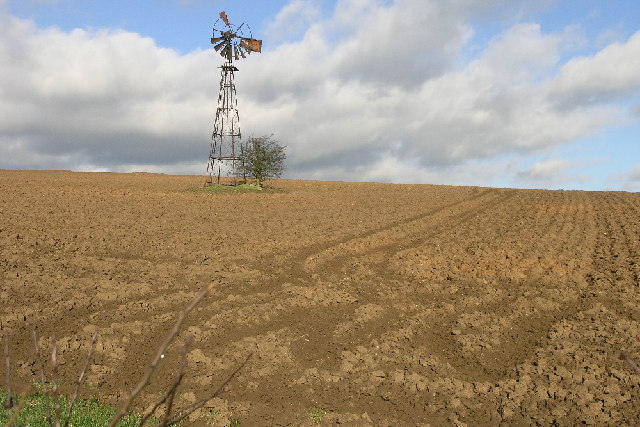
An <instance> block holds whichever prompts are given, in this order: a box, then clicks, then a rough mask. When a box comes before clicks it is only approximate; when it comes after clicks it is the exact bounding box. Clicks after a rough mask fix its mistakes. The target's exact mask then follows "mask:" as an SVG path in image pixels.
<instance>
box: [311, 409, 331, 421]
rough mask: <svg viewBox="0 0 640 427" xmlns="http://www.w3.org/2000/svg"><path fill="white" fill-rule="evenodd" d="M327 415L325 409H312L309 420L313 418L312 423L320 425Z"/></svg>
mask: <svg viewBox="0 0 640 427" xmlns="http://www.w3.org/2000/svg"><path fill="white" fill-rule="evenodd" d="M326 414H327V411H325V410H324V409H320V408H313V409H311V411H309V418H311V421H313V422H314V423H319V422H320V421H322V418H323V417H324V416H325V415H326Z"/></svg>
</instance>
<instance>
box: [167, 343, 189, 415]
mask: <svg viewBox="0 0 640 427" xmlns="http://www.w3.org/2000/svg"><path fill="white" fill-rule="evenodd" d="M192 341H193V336H192V335H189V336H188V337H187V340H186V341H185V343H184V348H183V349H182V362H181V363H180V368H178V373H177V374H176V380H175V381H174V383H173V386H172V387H171V390H170V391H169V393H168V394H167V396H168V402H167V409H166V411H165V412H164V418H163V419H162V422H161V423H160V427H165V426H166V425H167V420H168V419H169V416H171V409H172V408H173V398H174V397H175V395H176V391H177V390H178V386H179V385H180V383H181V382H182V378H184V371H185V369H186V368H187V362H188V359H187V354H188V353H189V347H191V342H192Z"/></svg>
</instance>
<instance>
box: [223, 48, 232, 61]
mask: <svg viewBox="0 0 640 427" xmlns="http://www.w3.org/2000/svg"><path fill="white" fill-rule="evenodd" d="M221 55H222V56H223V57H225V58H227V61H231V45H227V46H226V47H225V48H224V49H223V50H222V53H221Z"/></svg>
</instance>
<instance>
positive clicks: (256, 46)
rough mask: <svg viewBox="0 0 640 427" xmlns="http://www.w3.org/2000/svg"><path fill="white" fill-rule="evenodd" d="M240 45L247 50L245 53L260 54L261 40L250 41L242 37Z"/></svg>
mask: <svg viewBox="0 0 640 427" xmlns="http://www.w3.org/2000/svg"><path fill="white" fill-rule="evenodd" d="M240 44H241V45H242V47H244V48H245V49H247V52H261V51H262V40H256V39H250V38H245V37H242V39H241V40H240Z"/></svg>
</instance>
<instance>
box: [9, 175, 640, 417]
mask: <svg viewBox="0 0 640 427" xmlns="http://www.w3.org/2000/svg"><path fill="white" fill-rule="evenodd" d="M203 182H204V178H202V177H194V176H165V175H152V174H97V173H96V174H85V173H71V172H33V171H0V190H1V193H0V198H1V200H2V202H1V203H0V245H1V249H0V271H1V274H2V275H1V276H0V277H1V288H0V292H1V297H2V301H3V304H2V308H1V310H0V320H1V322H2V328H3V329H9V330H11V331H12V335H11V337H12V340H11V344H12V348H13V357H14V364H15V371H14V375H15V376H16V377H17V378H18V379H19V380H20V379H21V380H22V381H23V382H30V381H33V380H35V377H34V376H33V375H34V373H35V372H37V366H36V365H35V364H34V362H33V361H34V352H33V350H32V344H31V342H30V333H29V329H28V327H27V326H26V323H25V317H26V318H27V320H30V321H32V322H34V323H36V324H37V325H38V328H39V331H40V333H41V335H42V336H43V337H49V336H51V334H53V333H55V334H56V335H57V337H58V339H57V342H58V345H59V346H60V348H61V353H62V354H61V358H62V362H63V366H62V369H61V370H62V372H63V378H64V382H65V384H68V385H71V384H72V383H73V381H75V379H74V377H75V376H76V375H77V374H78V372H79V369H80V366H81V363H82V359H83V358H84V353H85V352H86V349H87V348H88V341H89V337H90V335H91V333H92V332H93V331H98V333H99V339H98V345H97V348H96V357H95V364H94V365H93V366H92V368H91V369H90V371H89V376H88V385H87V387H85V390H84V394H85V396H89V395H96V396H98V397H100V398H102V399H105V400H108V401H112V402H114V401H116V400H117V399H118V398H121V397H122V396H123V395H124V394H125V393H126V392H127V391H128V390H130V389H131V387H132V386H133V385H134V384H135V382H137V380H138V379H139V378H140V376H141V374H142V373H143V371H144V370H145V368H146V366H147V363H148V362H149V361H150V359H151V358H152V356H153V354H154V350H155V348H156V347H157V345H158V344H159V342H160V340H161V337H162V336H163V335H164V334H165V333H166V332H167V331H168V330H169V328H170V327H171V326H172V325H173V323H174V321H175V318H176V315H177V312H178V311H179V310H180V309H181V307H183V306H184V305H185V304H186V303H187V302H188V301H189V300H190V299H191V298H193V296H194V295H195V294H196V292H197V291H198V290H199V289H200V288H201V287H203V286H204V285H206V284H209V283H214V284H215V286H214V292H213V295H212V296H210V297H208V298H207V299H206V300H204V301H203V302H202V303H201V304H200V305H199V306H198V308H196V310H195V311H194V312H193V313H192V314H191V315H190V317H189V318H188V320H187V325H186V327H185V330H184V331H183V333H182V334H181V336H180V337H179V339H178V341H177V343H176V345H174V346H172V347H171V348H170V350H169V351H168V353H167V357H166V358H165V359H163V364H162V365H161V369H160V371H159V372H158V375H157V376H156V377H155V379H154V382H153V384H152V386H151V388H150V389H149V393H148V394H147V395H145V396H144V397H143V399H142V400H141V403H140V405H142V406H144V405H145V404H147V403H148V402H150V401H151V400H152V399H154V398H156V397H157V396H158V395H159V394H158V393H159V391H160V390H162V389H164V388H166V386H167V384H169V383H170V382H171V381H172V380H173V373H174V370H175V368H176V366H177V364H178V359H179V352H180V342H182V341H183V339H184V337H185V336H186V334H192V335H193V336H194V346H193V349H192V351H191V352H190V355H189V361H190V365H189V372H188V378H187V380H186V383H185V385H184V387H183V391H182V394H181V395H180V402H181V403H187V402H189V401H193V400H195V399H196V398H200V397H201V396H204V395H205V394H206V393H207V392H208V391H211V390H212V389H215V388H216V387H217V386H218V385H219V384H220V383H221V382H222V381H224V379H225V378H226V376H227V375H229V373H230V372H232V371H233V370H234V369H235V368H236V367H237V366H238V365H239V364H240V363H241V362H242V361H243V360H244V359H245V358H246V356H247V355H248V354H249V353H253V354H254V356H253V358H252V359H251V360H250V361H249V363H248V364H247V365H246V366H245V367H244V369H242V370H241V372H240V373H239V375H238V376H237V377H236V378H235V379H234V380H233V381H232V382H231V383H230V385H229V386H228V387H227V389H226V391H225V392H224V393H223V394H222V395H221V396H220V398H217V399H215V400H214V401H213V402H212V403H211V404H209V405H208V406H209V407H210V408H215V409H216V410H217V411H219V414H218V415H217V416H216V417H215V422H216V423H218V424H220V425H223V424H225V423H226V422H228V421H229V419H231V418H237V419H239V420H240V421H241V423H242V424H243V425H287V424H289V425H311V424H313V422H314V420H312V417H311V411H312V410H313V409H316V408H320V409H324V410H326V411H327V413H326V414H325V415H324V416H323V417H322V418H321V419H320V423H321V424H331V423H342V424H351V425H367V424H372V425H421V424H425V425H426V424H433V425H443V424H449V425H451V424H458V425H464V424H465V423H466V424H469V425H497V424H499V423H501V422H504V423H505V424H508V425H529V424H544V425H548V424H550V423H558V424H561V425H574V424H580V423H586V424H595V425H604V424H607V425H632V424H636V423H638V420H639V416H640V404H639V399H640V393H639V392H640V390H639V389H640V386H639V383H640V374H637V373H635V372H634V371H632V370H631V368H630V367H629V366H628V365H627V364H626V363H625V362H624V361H622V360H619V357H618V356H619V354H620V351H621V350H624V351H627V352H628V353H629V354H630V355H631V356H633V357H634V358H636V360H638V359H640V340H639V338H640V307H639V303H638V302H639V301H640V283H639V282H640V279H639V275H640V195H639V194H632V193H621V192H582V191H542V190H509V189H487V188H477V187H449V186H431V185H390V184H370V183H341V182H307V181H276V182H273V183H272V184H273V185H275V186H277V187H280V188H282V189H285V190H286V192H284V193H269V194H240V195H233V194H230V195H226V194H204V193H200V192H197V191H193V188H194V187H199V186H201V185H202V184H203ZM41 341H42V344H43V345H45V344H46V340H44V338H43V339H42V340H41ZM3 365H4V364H3ZM0 372H1V374H2V378H4V366H3V367H2V368H1V370H0ZM212 419H213V417H212V416H210V415H209V416H207V414H205V413H204V412H201V413H200V414H199V418H193V419H192V421H194V422H195V423H196V424H204V423H205V422H209V421H211V420H212Z"/></svg>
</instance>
